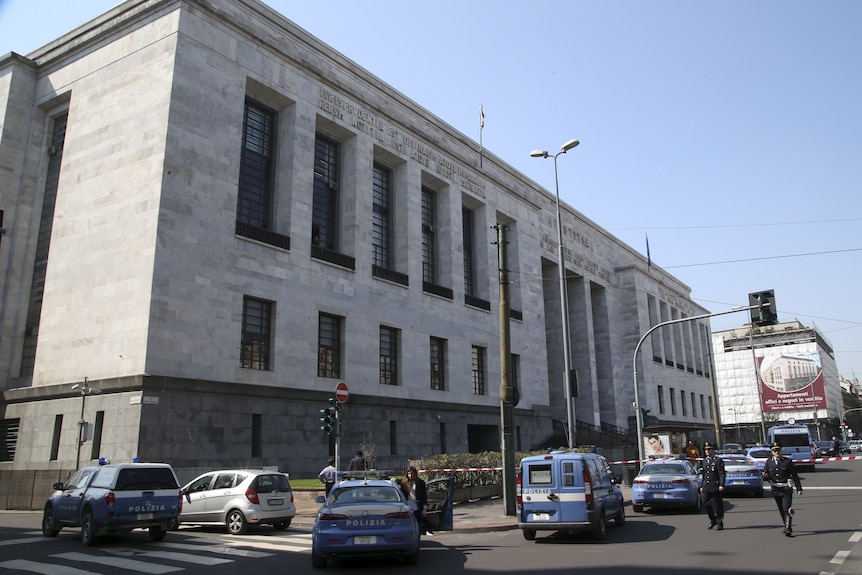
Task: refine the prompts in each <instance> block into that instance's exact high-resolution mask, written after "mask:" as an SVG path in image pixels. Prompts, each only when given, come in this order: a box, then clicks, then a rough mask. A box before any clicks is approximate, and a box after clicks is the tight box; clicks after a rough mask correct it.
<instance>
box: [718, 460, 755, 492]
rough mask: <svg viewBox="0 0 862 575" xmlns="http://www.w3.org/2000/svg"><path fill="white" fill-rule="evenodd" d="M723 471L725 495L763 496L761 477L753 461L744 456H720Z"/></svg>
mask: <svg viewBox="0 0 862 575" xmlns="http://www.w3.org/2000/svg"><path fill="white" fill-rule="evenodd" d="M719 457H720V458H721V459H722V460H723V461H724V470H725V472H726V473H727V476H726V477H725V481H724V491H725V493H740V492H743V493H751V494H752V495H754V496H755V497H762V496H763V476H762V475H761V471H760V469H758V467H757V465H756V464H755V462H754V460H753V459H751V458H750V457H747V456H745V455H736V454H722V455H719Z"/></svg>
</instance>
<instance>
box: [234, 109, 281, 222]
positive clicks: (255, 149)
mask: <svg viewBox="0 0 862 575" xmlns="http://www.w3.org/2000/svg"><path fill="white" fill-rule="evenodd" d="M274 133H275V113H274V112H272V111H270V110H267V109H266V108H264V107H263V106H260V105H259V104H256V103H254V102H251V101H246V103H245V114H244V116H243V123H242V153H241V155H240V165H239V193H238V194H237V206H236V221H237V224H242V225H246V226H250V227H252V228H258V229H264V230H266V229H270V228H271V225H272V221H271V220H272V216H271V209H272V208H271V206H272V184H273V176H272V174H273V157H274Z"/></svg>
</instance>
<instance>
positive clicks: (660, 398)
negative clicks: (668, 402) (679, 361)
mask: <svg viewBox="0 0 862 575" xmlns="http://www.w3.org/2000/svg"><path fill="white" fill-rule="evenodd" d="M658 412H659V413H660V414H662V415H664V386H663V385H660V386H658Z"/></svg>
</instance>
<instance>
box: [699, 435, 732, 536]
mask: <svg viewBox="0 0 862 575" xmlns="http://www.w3.org/2000/svg"><path fill="white" fill-rule="evenodd" d="M703 450H704V451H705V452H706V456H705V457H704V458H703V468H702V469H701V473H702V474H703V482H702V483H701V487H700V492H701V494H702V497H703V506H704V507H706V513H707V515H709V526H708V527H707V529H712V528H713V527H715V529H716V530H717V531H721V530H722V529H724V497H723V494H722V492H723V491H724V480H725V478H726V477H727V473H726V472H725V471H724V460H722V459H721V458H720V457H718V456H717V455H716V454H715V444H713V443H710V442H709V441H707V442H706V443H704V444H703Z"/></svg>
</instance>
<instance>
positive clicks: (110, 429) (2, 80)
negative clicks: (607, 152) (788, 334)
mask: <svg viewBox="0 0 862 575" xmlns="http://www.w3.org/2000/svg"><path fill="white" fill-rule="evenodd" d="M0 103H2V112H3V123H2V125H0V173H2V174H3V175H2V178H0V208H3V209H4V210H5V222H4V225H5V227H6V228H7V230H8V232H7V235H6V236H5V237H4V239H3V243H2V250H0V261H2V262H3V264H2V265H3V267H4V270H5V271H4V273H3V274H2V275H0V298H2V299H0V303H2V307H0V387H2V389H3V390H4V391H3V396H2V397H3V404H2V409H3V415H2V420H3V428H2V429H3V434H4V438H5V442H4V446H5V451H4V452H3V455H2V457H0V459H3V460H5V461H4V462H3V463H0V471H2V470H4V469H5V470H9V471H24V470H37V471H42V470H48V471H51V472H57V473H60V472H63V471H65V470H68V469H71V468H74V466H75V465H76V464H77V463H78V462H80V463H85V462H90V461H91V460H93V459H95V458H97V457H99V456H106V457H109V458H111V459H112V460H114V461H125V460H131V459H132V458H133V457H140V458H141V459H144V460H157V461H168V462H171V463H172V464H174V466H175V467H178V468H184V469H189V470H191V469H198V468H211V467H233V466H261V465H264V466H278V467H279V468H280V469H282V470H284V471H289V472H291V473H292V474H294V475H298V476H302V475H304V474H311V473H314V474H316V473H317V471H318V470H319V468H320V467H322V466H323V465H324V463H325V461H326V459H327V457H328V456H329V454H330V453H331V452H332V449H333V446H332V443H331V441H330V440H329V438H328V437H327V436H326V435H325V434H324V433H323V432H322V431H321V429H320V422H319V409H321V408H324V407H326V405H327V399H328V398H329V397H332V396H333V395H334V389H335V386H336V384H337V383H338V382H341V381H343V382H346V383H347V384H348V386H349V388H350V398H349V401H348V402H347V404H346V405H345V406H344V410H343V412H342V415H343V421H342V423H343V425H342V432H343V433H342V442H341V446H342V452H341V455H342V456H346V457H349V455H350V454H351V453H352V452H353V451H355V449H356V448H360V447H361V448H363V449H365V451H366V452H367V453H368V454H369V455H373V456H374V457H375V458H376V459H377V462H378V464H379V465H380V466H388V465H396V464H397V463H398V462H399V461H402V460H403V459H404V458H406V457H421V456H422V455H424V454H431V453H439V452H447V451H448V452H464V451H482V450H491V449H493V450H498V449H499V447H500V430H499V427H500V391H499V390H500V371H501V370H500V317H499V313H500V312H499V306H498V303H497V302H498V299H499V283H498V282H499V279H498V278H499V274H498V268H497V262H498V251H497V250H498V246H497V245H496V242H497V232H496V230H495V229H492V227H494V226H498V225H502V226H505V228H506V230H507V243H506V246H505V247H506V249H507V254H508V262H509V278H510V282H511V285H510V294H509V295H510V306H511V313H510V316H511V342H512V346H511V348H512V349H511V352H512V358H511V359H512V366H513V373H514V379H515V382H514V383H515V386H516V388H517V390H518V395H519V403H518V404H517V406H516V410H515V424H516V427H517V433H516V442H517V445H516V448H519V449H529V448H533V447H536V446H542V445H545V444H547V443H548V442H553V441H558V440H559V437H560V435H561V433H560V430H561V428H562V425H563V423H564V422H565V419H566V411H567V410H566V405H565V400H564V393H563V389H562V370H563V367H562V366H563V360H562V351H561V350H562V342H561V330H562V327H561V326H562V321H561V317H560V297H559V288H558V286H559V284H558V271H557V270H558V268H557V262H558V258H557V247H558V243H557V239H556V238H557V230H558V227H557V221H556V208H555V196H554V195H553V194H550V193H548V192H547V191H546V190H543V189H541V188H540V187H538V186H537V184H535V183H534V182H532V181H530V180H529V179H527V178H525V177H524V176H523V175H522V174H520V173H518V172H516V171H514V170H513V169H512V168H511V167H510V166H508V165H506V164H505V163H504V162H503V161H502V160H501V159H500V158H497V157H495V156H494V155H493V154H491V153H489V152H487V151H485V152H484V153H483V156H482V157H480V152H479V148H478V146H477V144H476V142H474V141H472V140H470V139H469V138H467V137H466V136H464V135H463V134H461V133H458V132H456V131H454V130H453V129H452V128H451V127H450V126H448V125H447V124H446V123H445V122H444V121H442V120H441V119H439V118H437V117H435V116H434V115H433V114H431V113H430V112H429V111H427V110H425V109H423V108H421V107H420V106H419V105H417V104H416V103H414V102H412V101H410V100H409V99H407V98H406V97H405V96H404V95H402V94H400V93H399V92H398V91H397V90H395V89H394V88H392V87H391V86H389V85H387V84H386V83H385V82H383V81H382V80H381V79H379V78H376V77H374V76H372V75H371V74H369V73H368V72H367V71H365V70H363V69H362V68H361V67H360V66H359V65H357V64H356V63H354V62H351V61H350V60H349V59H347V58H346V57H345V56H343V55H341V54H339V53H337V52H335V51H333V50H332V49H331V48H329V47H328V46H326V45H325V44H323V43H321V42H320V41H318V40H317V39H315V38H314V37H312V36H310V35H308V34H307V33H306V32H304V31H303V30H302V29H301V28H299V27H297V26H296V25H294V24H293V23H292V22H290V21H289V20H287V19H285V18H284V17H283V16H281V15H280V14H278V13H276V12H274V11H273V10H271V9H269V8H268V7H266V6H265V5H264V4H261V3H259V2H257V1H255V0H211V1H207V2H203V1H199V0H164V1H154V0H147V1H145V0H130V1H128V2H125V3H123V4H121V5H119V6H117V7H116V8H114V9H113V10H111V11H110V12H108V13H106V14H104V15H102V16H101V17H99V18H97V19H95V20H93V21H91V22H90V23H88V24H86V25H84V26H82V27H81V28H79V29H77V30H74V31H72V32H70V33H69V34H67V35H65V36H63V37H61V38H59V39H57V40H56V41H55V42H52V43H51V44H49V45H47V46H45V47H43V48H41V49H39V50H37V51H35V52H34V53H31V54H29V55H27V56H26V57H24V56H21V55H18V54H15V53H11V54H8V55H6V56H5V57H3V58H2V59H0ZM573 129H574V128H573ZM572 153H576V152H572ZM548 167H549V169H550V168H551V166H550V165H549V166H548ZM584 193H595V192H591V191H589V190H585V191H584ZM603 193H606V192H603ZM563 232H564V240H563V243H564V245H565V252H566V273H567V277H568V280H567V290H568V292H567V293H568V298H569V310H570V321H571V326H572V329H571V340H572V341H571V349H572V360H573V362H572V365H573V367H574V370H575V371H576V373H577V380H578V388H577V398H576V399H575V411H576V419H577V421H578V426H579V430H578V434H579V435H578V437H579V439H578V441H579V442H585V443H594V442H596V441H598V440H600V439H601V438H603V437H604V438H607V437H615V436H616V437H621V438H623V439H624V440H626V441H628V444H629V445H632V446H633V445H635V439H634V437H633V436H632V434H633V432H634V413H633V410H632V399H633V385H632V365H631V364H632V353H633V350H634V346H635V344H636V343H637V341H638V339H639V337H640V334H641V333H643V332H644V331H645V330H646V329H648V328H649V327H650V326H651V325H654V324H655V323H658V322H660V321H663V320H664V319H669V318H677V317H690V316H693V315H699V314H702V313H704V312H705V310H703V309H702V308H701V307H700V306H698V305H696V304H695V303H693V302H692V300H691V299H690V297H689V296H690V290H689V288H688V287H687V286H685V285H684V284H682V283H681V282H679V281H678V280H676V279H675V278H674V277H673V276H671V275H669V274H667V273H665V272H664V271H663V270H661V269H660V268H658V267H656V266H649V265H648V264H647V262H646V261H645V259H644V258H643V257H642V256H641V255H640V254H639V253H637V252H636V251H635V250H633V249H632V248H630V247H629V246H627V245H624V244H622V243H620V242H619V241H618V240H617V239H616V238H614V237H613V236H612V235H610V234H609V233H607V232H606V231H604V230H602V229H600V228H598V227H597V226H596V225H595V224H594V223H593V222H591V221H590V220H589V219H587V218H586V217H584V216H583V215H582V214H580V213H578V212H577V211H575V210H573V209H572V208H570V207H568V206H563ZM707 326H708V324H707V323H706V322H697V323H684V324H680V325H678V326H674V327H673V329H668V330H666V331H660V332H657V333H656V336H655V337H654V338H653V339H652V340H651V341H650V342H648V345H646V346H645V347H644V348H643V351H642V354H641V356H640V358H639V361H640V362H641V364H642V365H640V367H639V368H638V369H639V373H640V374H642V375H643V377H642V379H641V380H640V381H641V385H642V386H643V388H642V390H641V398H642V399H641V403H642V404H644V405H647V406H652V411H653V413H654V414H660V418H661V419H662V420H663V425H666V426H673V427H674V429H678V430H688V429H691V430H695V429H708V428H710V427H711V426H712V417H713V414H712V411H711V408H710V407H708V406H710V405H711V403H712V382H711V380H710V378H709V369H708V363H707V358H708V355H709V351H708V342H709V338H708V327H707ZM668 393H669V395H665V394H668ZM79 421H85V422H86V425H85V426H83V430H84V433H83V439H84V441H83V442H82V443H80V444H79V442H78V434H79V431H80V429H81V428H80V427H79ZM582 438H583V439H582ZM55 474H56V473H55ZM55 480H56V479H55ZM49 485H50V483H49Z"/></svg>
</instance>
